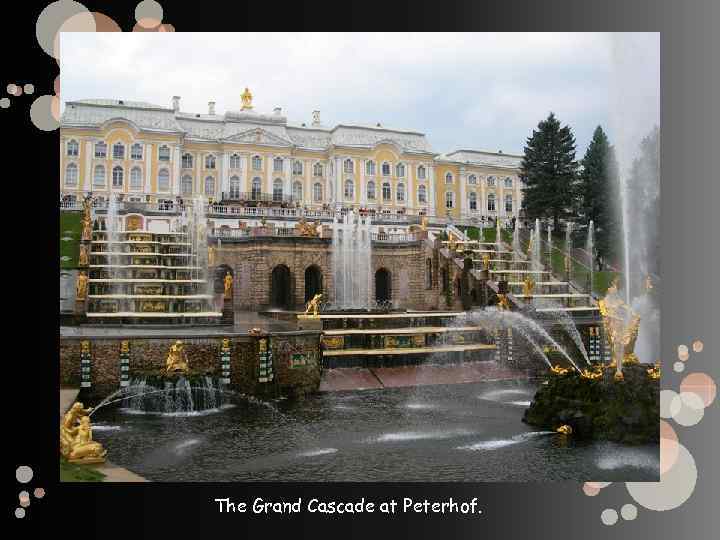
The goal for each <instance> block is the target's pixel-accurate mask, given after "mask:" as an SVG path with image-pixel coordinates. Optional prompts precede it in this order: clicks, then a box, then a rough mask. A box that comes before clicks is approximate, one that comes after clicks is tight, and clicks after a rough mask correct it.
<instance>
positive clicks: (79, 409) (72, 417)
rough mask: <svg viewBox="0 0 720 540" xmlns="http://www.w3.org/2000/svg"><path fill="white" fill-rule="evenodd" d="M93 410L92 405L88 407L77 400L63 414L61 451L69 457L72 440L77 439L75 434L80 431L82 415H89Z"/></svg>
mask: <svg viewBox="0 0 720 540" xmlns="http://www.w3.org/2000/svg"><path fill="white" fill-rule="evenodd" d="M90 411H92V407H88V408H87V409H86V408H85V407H84V406H83V404H82V403H80V402H79V401H76V402H75V403H73V404H72V407H70V408H69V409H68V411H67V412H66V413H65V414H64V415H63V419H62V422H61V423H60V453H61V454H62V455H63V456H65V457H67V455H68V454H69V453H70V448H71V446H72V442H73V441H74V440H75V436H76V435H77V432H78V426H77V424H78V422H79V420H80V417H82V416H87V415H88V414H90Z"/></svg>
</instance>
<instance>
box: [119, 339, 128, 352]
mask: <svg viewBox="0 0 720 540" xmlns="http://www.w3.org/2000/svg"><path fill="white" fill-rule="evenodd" d="M120 352H122V353H128V352H130V342H129V341H128V340H126V339H124V340H122V341H121V342H120Z"/></svg>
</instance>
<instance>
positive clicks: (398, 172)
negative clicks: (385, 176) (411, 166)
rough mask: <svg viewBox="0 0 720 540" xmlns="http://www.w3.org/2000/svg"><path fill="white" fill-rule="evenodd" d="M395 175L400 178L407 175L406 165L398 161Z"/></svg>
mask: <svg viewBox="0 0 720 540" xmlns="http://www.w3.org/2000/svg"><path fill="white" fill-rule="evenodd" d="M395 176H397V177H398V178H404V177H405V165H404V164H402V163H398V164H397V165H395Z"/></svg>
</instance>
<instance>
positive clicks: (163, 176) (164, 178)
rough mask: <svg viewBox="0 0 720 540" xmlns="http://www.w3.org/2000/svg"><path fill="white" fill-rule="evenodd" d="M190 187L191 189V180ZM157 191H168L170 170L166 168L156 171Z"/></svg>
mask: <svg viewBox="0 0 720 540" xmlns="http://www.w3.org/2000/svg"><path fill="white" fill-rule="evenodd" d="M190 189H191V190H192V180H190ZM158 191H170V171H168V170H167V169H160V171H159V172H158Z"/></svg>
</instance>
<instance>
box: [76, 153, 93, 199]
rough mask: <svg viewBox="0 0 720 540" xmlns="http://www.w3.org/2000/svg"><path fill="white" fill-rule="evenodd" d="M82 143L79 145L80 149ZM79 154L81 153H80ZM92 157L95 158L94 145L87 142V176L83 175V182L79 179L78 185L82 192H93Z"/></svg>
mask: <svg viewBox="0 0 720 540" xmlns="http://www.w3.org/2000/svg"><path fill="white" fill-rule="evenodd" d="M79 147H80V143H78V148H79ZM78 153H79V151H78ZM92 156H93V143H92V142H91V141H87V142H86V143H85V174H84V175H82V181H81V180H80V178H78V185H79V186H80V191H92V182H93V179H92ZM78 176H81V175H80V167H78Z"/></svg>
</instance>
